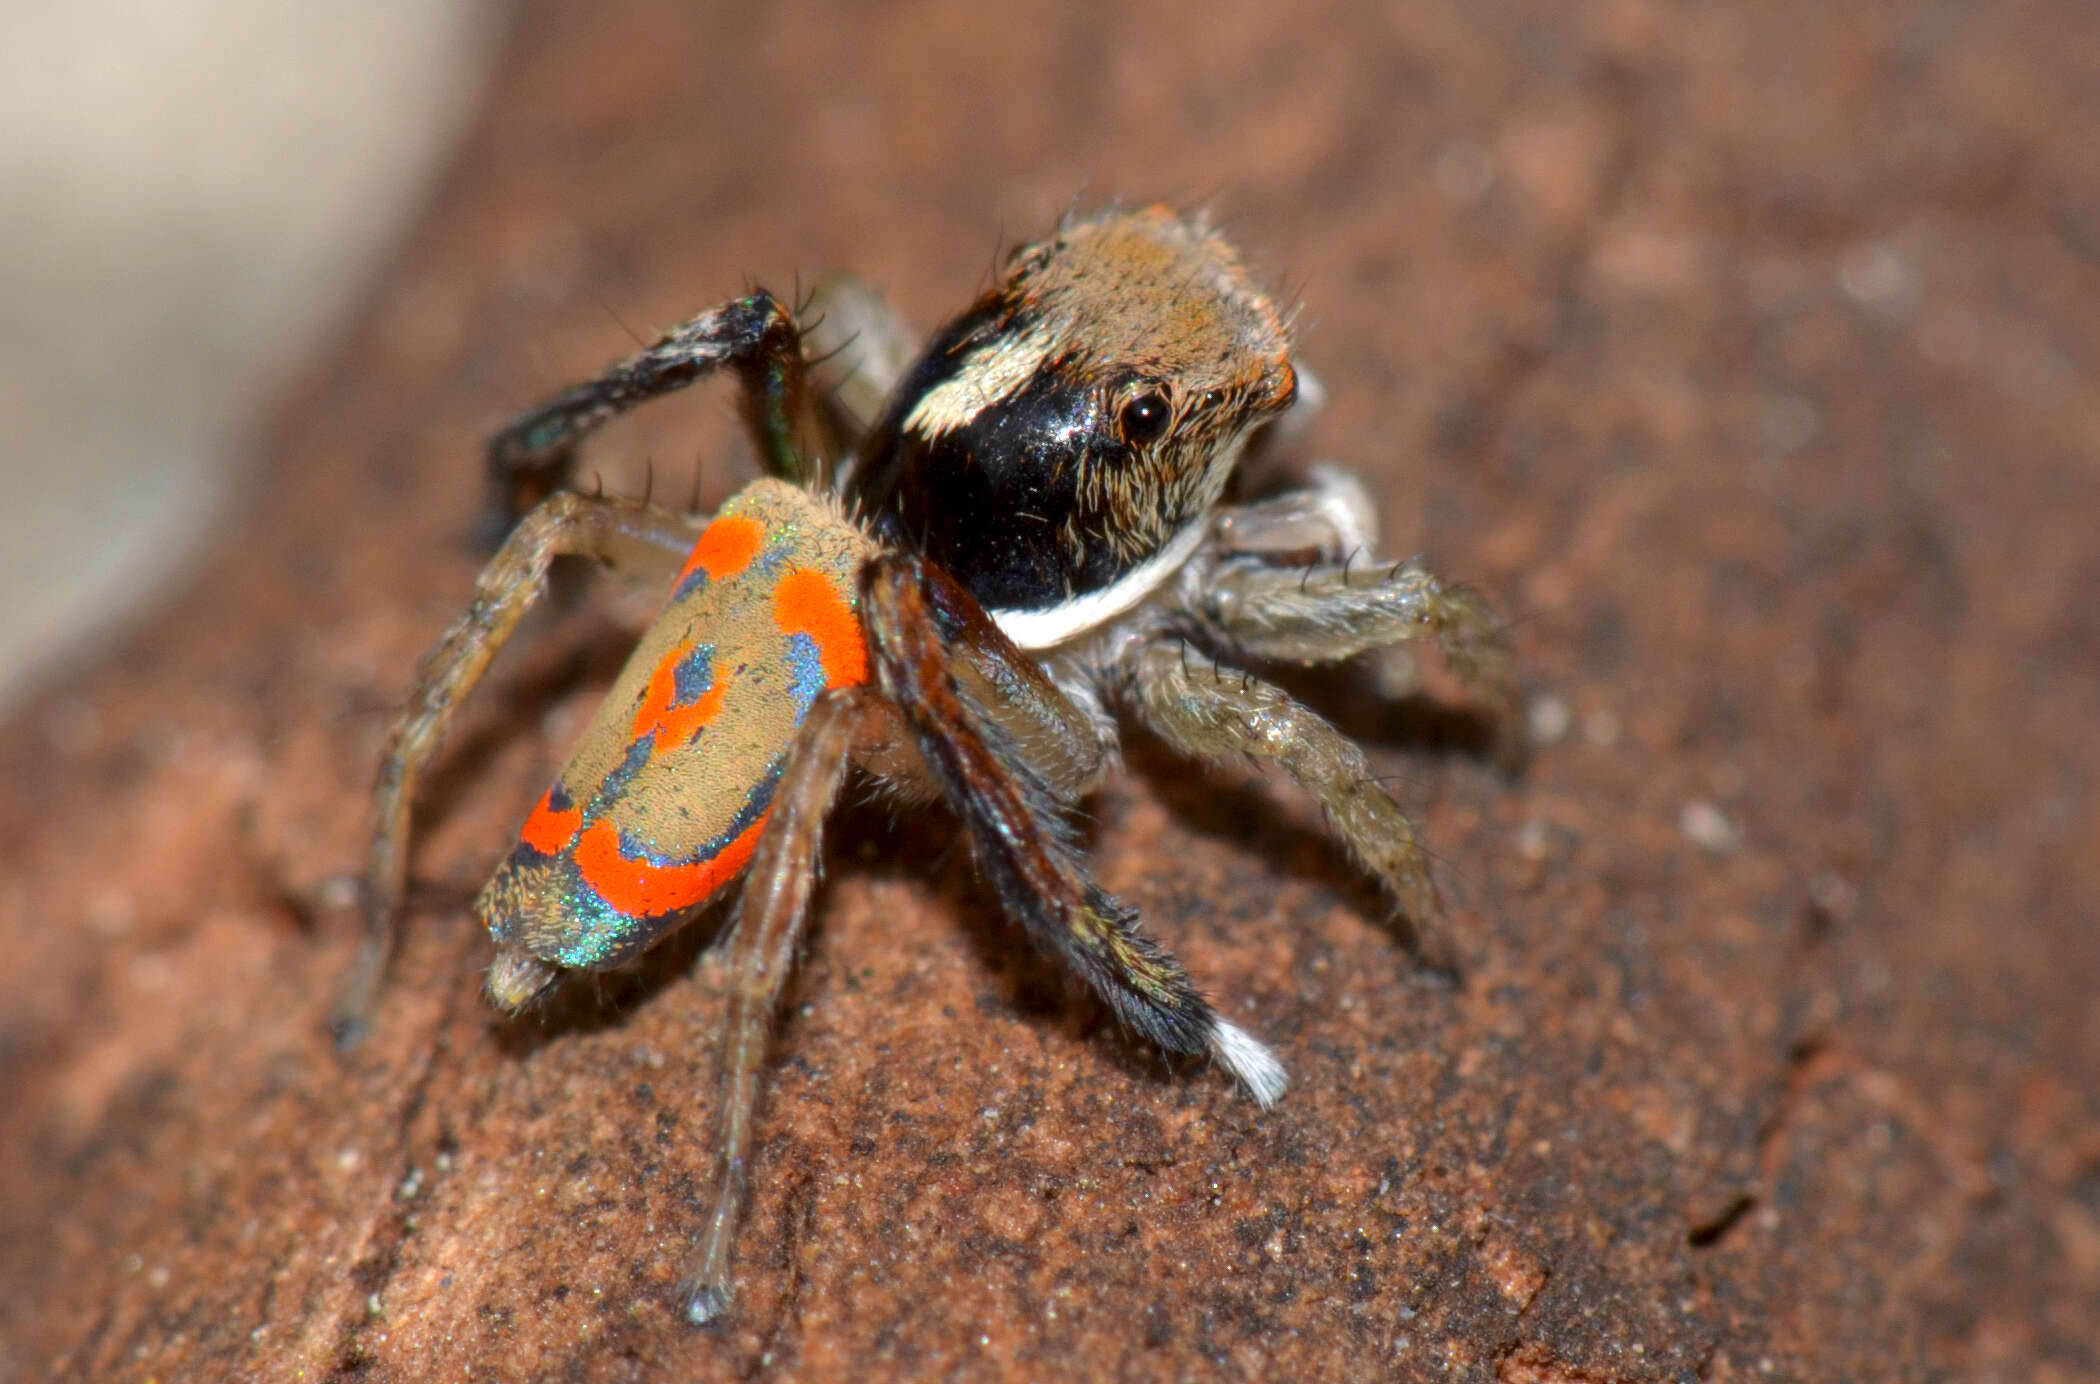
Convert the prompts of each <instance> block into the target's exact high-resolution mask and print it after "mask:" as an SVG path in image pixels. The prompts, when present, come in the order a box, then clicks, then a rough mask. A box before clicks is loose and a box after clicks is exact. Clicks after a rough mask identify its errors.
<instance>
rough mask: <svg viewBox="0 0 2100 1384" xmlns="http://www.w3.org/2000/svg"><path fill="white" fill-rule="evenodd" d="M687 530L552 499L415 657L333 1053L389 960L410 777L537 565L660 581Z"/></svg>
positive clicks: (632, 505) (684, 522)
mask: <svg viewBox="0 0 2100 1384" xmlns="http://www.w3.org/2000/svg"><path fill="white" fill-rule="evenodd" d="M698 532H699V521H698V520H695V519H693V518H691V517H690V516H687V515H683V514H674V513H672V512H670V511H668V510H663V509H658V508H655V507H654V506H651V505H648V504H644V503H642V502H640V501H638V500H620V499H611V498H607V497H603V496H592V495H579V494H576V493H575V492H573V491H560V492H558V493H556V494H554V495H553V496H550V497H549V498H548V499H547V500H546V501H545V502H543V503H542V504H540V505H539V506H538V507H537V508H535V509H534V510H533V511H532V512H531V513H530V514H528V515H526V516H525V518H524V519H523V520H522V521H521V522H520V523H519V524H518V526H517V528H515V529H514V530H512V531H511V535H510V537H509V538H508V539H506V540H505V541H504V544H503V547H502V548H501V549H499V550H498V551H497V553H496V555H495V557H493V558H491V559H490V560H489V564H488V566H487V567H485V568H483V569H482V572H481V576H480V577H479V578H478V579H477V580H476V581H475V583H474V603H473V605H472V606H470V607H469V608H468V610H467V613H466V614H465V615H463V616H461V617H460V618H459V619H458V620H457V621H455V622H454V623H453V625H452V627H451V628H450V629H448V630H446V631H445V634H444V637H443V638H442V639H440V640H439V641H438V644H437V647H436V648H434V649H432V650H431V651H430V653H429V655H428V656H426V657H425V658H424V660H423V666H422V669H421V671H420V673H419V674H418V675H417V678H416V686H415V690H414V691H413V692H411V693H410V694H409V699H408V704H407V705H406V706H405V707H404V708H403V709H402V711H401V714H400V716H399V718H398V719H397V720H396V721H395V722H394V728H393V732H392V734H391V736H390V737H389V739H388V742H387V752H386V757H385V759H384V760H382V761H381V764H380V770H379V786H378V788H377V789H376V790H374V794H373V797H374V803H375V807H376V811H377V817H378V824H377V826H376V827H375V829H374V831H373V834H372V854H371V859H370V861H369V863H368V865H367V868H366V873H365V899H364V912H365V940H364V944H363V946H362V947H361V948H360V949H359V952H358V956H357V959H356V961H355V962H354V963H353V964H352V967H351V972H350V980H349V983H348V984H347V985H345V986H344V988H343V994H342V998H341V999H340V1000H339V1001H338V1003H337V1005H336V1008H335V1011H334V1015H333V1018H332V1020H331V1026H332V1027H333V1029H334V1031H335V1034H336V1042H337V1044H338V1045H339V1046H341V1047H345V1048H348V1047H351V1046H353V1045H354V1044H355V1043H356V1042H357V1041H358V1040H359V1039H360V1038H362V1037H363V1036H364V1034H365V1032H366V1030H367V1029H369V1028H370V1026H371V1018H372V1010H373V1008H374V1006H375V1005H376V1004H377V1003H378V1000H379V991H380V986H381V983H382V982H383V981H384V979H385V976H386V967H387V962H388V960H389V958H391V957H392V955H393V952H394V943H395V940H396V938H397V936H398V934H399V929H400V915H401V901H402V897H403V894H404V892H405V888H406V884H407V879H408V840H409V808H410V807H411V806H412V804H413V802H414V799H415V791H416V780H417V779H418V778H419V777H420V776H421V774H422V771H423V768H424V766H425V765H426V764H428V763H429V762H430V758H431V756H432V755H434V754H435V753H436V752H437V748H438V744H439V742H440V741H441V740H442V739H443V738H444V734H445V728H446V727H447V726H448V725H450V724H451V722H452V717H453V715H454V714H455V713H456V712H457V711H458V710H459V708H460V705H461V703H463V702H464V701H465V700H466V698H467V696H468V694H469V693H471V692H472V691H473V690H474V685H475V684H476V683H478V682H480V681H481V675H482V673H483V672H485V671H486V670H487V668H488V665H489V660H490V659H492V658H494V657H495V656H496V651H497V650H499V649H501V648H502V647H503V645H504V644H505V643H506V642H508V641H509V639H510V637H511V634H512V633H513V632H514V631H515V630H516V629H517V627H518V621H519V620H520V619H522V618H523V617H524V614H525V612H526V610H527V609H528V608H529V607H530V606H531V604H532V602H533V600H534V599H535V598H536V597H537V596H538V595H539V594H540V592H541V590H542V589H544V587H545V585H546V577H547V569H548V567H549V566H550V565H551V564H552V563H553V561H554V559H555V558H557V557H563V556H577V557H590V558H596V559H597V560H599V561H600V562H603V563H605V564H607V565H608V566H611V567H613V568H614V569H616V570H618V571H621V572H623V573H626V574H628V575H630V576H632V577H634V578H635V579H636V580H638V581H646V582H650V583H658V582H661V583H666V584H667V583H668V582H669V580H670V578H671V575H672V574H673V573H675V572H676V571H677V570H678V567H679V563H680V562H681V561H682V560H683V559H684V557H685V555H686V553H687V552H689V551H690V550H691V548H692V546H693V540H694V537H695V536H696V535H697V534H698Z"/></svg>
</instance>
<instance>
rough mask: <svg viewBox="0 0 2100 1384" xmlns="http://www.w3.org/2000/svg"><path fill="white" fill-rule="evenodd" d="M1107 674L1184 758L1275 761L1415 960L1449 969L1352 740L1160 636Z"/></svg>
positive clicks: (1421, 887) (1449, 955)
mask: <svg viewBox="0 0 2100 1384" xmlns="http://www.w3.org/2000/svg"><path fill="white" fill-rule="evenodd" d="M1116 672H1117V674H1118V679H1117V682H1118V687H1119V690H1120V692H1121V694H1122V700H1123V701H1124V702H1125V703H1126V704H1127V705H1128V706H1129V707H1130V708H1131V710H1132V711H1133V712H1134V713H1135V714H1136V716H1137V717H1138V719H1139V720H1141V721H1142V722H1143V723H1144V724H1145V725H1146V726H1148V727H1150V728H1151V730H1152V731H1153V732H1154V733H1155V734H1157V735H1158V736H1159V737H1160V738H1161V739H1163V740H1165V741H1166V742H1167V743H1168V744H1169V745H1171V746H1172V747H1174V748H1175V749H1177V750H1179V751H1181V752H1182V753H1183V754H1185V755H1188V756H1190V757H1191V758H1193V759H1232V758H1235V757H1238V756H1242V755H1244V756H1248V757H1250V758H1253V759H1255V760H1258V761H1261V762H1264V763H1269V764H1274V765H1276V766H1277V767H1278V768H1280V769H1282V770H1283V771H1284V772H1285V773H1287V774H1289V775H1290V776H1291V777H1292V778H1293V779H1294V780H1296V781H1297V783H1298V784H1299V786H1301V787H1302V788H1304V789H1305V790H1306V791H1307V792H1309V793H1311V794H1312V795H1313V797H1314V798H1316V799H1317V800H1318V801H1319V804H1320V807H1321V809H1322V810H1323V811H1324V812H1325V813H1326V816H1327V822H1328V825H1329V826H1330V827H1331V828H1332V829H1333V831H1334V833H1335V835H1336V836H1338V837H1340V838H1341V840H1342V842H1343V843H1344V844H1345V845H1346V846H1347V847H1348V848H1349V850H1350V853H1351V854H1353V855H1354V856H1355V857H1356V858H1357V860H1358V861H1360V862H1361V863H1362V864H1363V866H1364V868H1365V869H1367V870H1369V871H1370V872H1371V873H1372V874H1374V875H1376V876H1378V878H1379V879H1380V880H1381V881H1382V882H1383V883H1384V884H1385V886H1386V888H1387V889H1388V890H1389V891H1391V893H1392V895H1393V898H1394V899H1395V900H1396V901H1397V902H1398V903H1399V905H1400V908H1401V911H1402V913H1403V914H1405V916H1406V918H1407V921H1408V923H1409V925H1410V926H1411V927H1412V929H1413V940H1414V943H1415V947H1416V951H1417V953H1418V955H1419V956H1420V958H1421V960H1422V961H1423V963H1424V964H1426V965H1429V966H1431V967H1434V968H1435V969H1438V970H1442V971H1447V972H1448V971H1452V970H1454V969H1455V965H1456V959H1457V958H1456V956H1455V953H1454V949H1453V947H1452V945H1451V941H1450V937H1449V934H1448V931H1447V930H1446V928H1445V926H1444V913H1443V905H1442V904H1441V903H1440V902H1439V900H1438V898H1437V892H1436V885H1435V884H1434V882H1432V880H1431V879H1430V876H1429V860H1428V857H1427V856H1426V855H1424V854H1423V851H1422V846H1421V843H1420V841H1419V840H1418V839H1417V837H1416V835H1415V829H1414V824H1413V823H1412V822H1410V821H1408V819H1407V814H1406V813H1405V812H1403V811H1401V809H1400V805H1399V804H1398V803H1396V802H1394V801H1393V799H1392V795H1390V794H1389V793H1387V792H1386V791H1385V788H1384V787H1383V786H1382V785H1381V784H1379V783H1378V781H1377V780H1376V779H1374V778H1373V777H1372V776H1371V766H1370V764H1369V762H1368V761H1367V760H1366V759H1365V758H1364V752H1363V750H1362V749H1361V748H1359V747H1358V746H1357V745H1356V743H1355V742H1354V741H1352V740H1350V739H1349V738H1348V737H1347V736H1345V735H1343V734H1342V733H1341V732H1340V731H1338V730H1336V729H1335V728H1334V726H1333V725H1331V724H1330V723H1329V722H1328V721H1327V720H1326V719H1325V718H1324V717H1322V716H1320V715H1319V714H1318V713H1317V712H1314V711H1313V710H1311V709H1310V708H1309V707H1306V706H1305V705H1303V704H1302V703H1300V702H1299V701H1297V700H1296V699H1295V698H1293V697H1292V696H1291V695H1290V694H1289V693H1288V692H1285V691H1284V690H1283V689H1282V688H1280V687H1278V686H1276V685H1275V684H1274V683H1270V682H1264V681H1262V680H1261V679H1260V678H1257V677H1255V676H1253V675H1252V674H1250V673H1244V672H1242V671H1240V670H1239V669H1237V668H1226V667H1221V666H1220V665H1219V664H1218V663H1216V662H1215V661H1213V660H1211V659H1209V658H1207V657H1204V656H1202V655H1195V654H1191V652H1190V651H1189V648H1188V646H1187V645H1186V644H1185V643H1183V642H1182V641H1181V640H1179V639H1175V638H1172V637H1169V636H1161V637H1156V638H1153V639H1149V640H1146V641H1143V642H1142V643H1139V644H1136V645H1134V646H1133V647H1132V648H1131V649H1130V650H1129V651H1127V652H1126V653H1125V654H1124V655H1123V657H1122V658H1121V659H1120V660H1119V661H1118V663H1117V664H1116Z"/></svg>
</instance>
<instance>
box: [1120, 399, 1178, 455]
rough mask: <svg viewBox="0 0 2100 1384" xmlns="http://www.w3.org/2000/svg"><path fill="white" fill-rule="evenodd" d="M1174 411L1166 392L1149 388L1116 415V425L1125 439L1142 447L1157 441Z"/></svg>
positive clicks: (1132, 444)
mask: <svg viewBox="0 0 2100 1384" xmlns="http://www.w3.org/2000/svg"><path fill="white" fill-rule="evenodd" d="M1172 416H1173V411H1172V410H1171V409H1169V408H1168V407H1167V399H1166V396H1165V395H1164V394H1160V393H1158V392H1157V391H1155V390H1147V391H1145V392H1144V393H1143V394H1140V395H1138V396H1137V397H1136V398H1134V399H1132V400H1131V401H1130V402H1129V403H1127V404H1125V405H1123V411H1122V412H1121V413H1119V414H1117V415H1116V425H1117V427H1118V428H1119V429H1120V430H1121V431H1122V434H1123V440H1124V441H1125V442H1127V443H1129V444H1130V445H1131V446H1133V447H1142V446H1144V445H1145V444H1146V443H1148V442H1157V441H1159V439H1160V436H1161V435H1162V434H1163V433H1165V432H1166V430H1167V423H1168V422H1169V421H1170V420H1171V418H1172Z"/></svg>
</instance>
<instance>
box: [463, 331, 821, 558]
mask: <svg viewBox="0 0 2100 1384" xmlns="http://www.w3.org/2000/svg"><path fill="white" fill-rule="evenodd" d="M724 366H728V367H730V368H732V369H734V370H735V371H736V373H737V375H738V377H739V379H740V380H741V381H742V383H743V386H744V387H743V389H742V391H741V397H742V407H743V414H744V423H745V426H746V427H747V428H748V429H749V430H750V433H751V437H752V441H753V442H754V444H755V445H756V446H757V448H758V455H759V463H760V465H762V466H763V467H764V468H765V470H766V472H767V474H769V475H774V476H779V477H782V478H783V479H787V480H792V481H798V482H802V483H805V484H807V483H810V482H812V481H814V480H816V479H818V478H817V477H815V476H814V475H812V474H810V471H811V467H812V462H811V460H810V458H811V456H812V455H813V453H812V452H811V450H810V449H809V448H808V447H807V446H806V445H805V444H806V443H807V441H808V440H809V439H808V429H809V428H810V426H811V412H810V407H809V404H810V397H809V387H808V370H807V367H806V366H805V364H804V362H803V358H802V332H801V329H800V328H799V327H798V326H797V325H796V323H795V318H794V316H793V314H791V313H790V312H789V311H788V310H787V308H786V307H784V306H782V305H781V303H780V301H779V300H778V299H777V298H775V297H774V296H773V295H772V294H770V293H768V292H766V291H765V290H764V289H759V290H757V291H756V292H754V293H751V294H749V295H747V296H745V297H742V298H737V299H733V300H732V301H730V302H727V303H723V304H721V305H720V306H718V307H713V308H709V309H708V310H707V311H706V312H703V313H701V314H700V315H699V316H697V317H694V318H690V319H688V320H687V321H684V322H681V323H679V324H678V325H677V326H675V327H673V328H672V329H671V330H670V331H668V332H665V333H664V334H663V335H662V336H661V337H658V338H657V339H656V341H655V342H654V343H652V344H651V345H649V346H648V347H646V348H644V349H643V350H641V351H638V352H636V353H635V354H634V355H631V356H629V357H627V359H625V360H623V361H620V362H618V363H616V364H614V365H612V366H610V367H608V368H607V369H606V370H605V372H604V373H603V374H601V375H599V376H598V377H597V378H596V379H594V380H586V381H585V382H584V383H582V384H579V385H574V386H571V387H570V388H568V389H565V390H563V391H562V392H561V393H559V394H557V395H555V396H554V397H553V398H552V399H549V400H548V401H547V402H546V403H544V404H542V405H540V406H539V407H538V408H536V409H534V410H532V411H531V412H530V413H527V414H525V415H523V416H522V417H519V418H517V419H515V420H514V421H512V422H511V423H510V424H509V425H508V426H507V427H505V428H504V429H503V430H502V431H501V432H499V433H497V434H496V435H495V436H494V437H491V438H490V439H489V442H488V468H489V481H490V485H491V490H492V494H491V508H492V509H493V510H494V511H495V512H496V513H497V514H499V515H500V516H501V517H502V519H503V520H504V521H505V522H506V523H507V522H508V521H509V520H510V519H511V518H512V517H514V516H516V515H517V514H519V513H521V512H523V511H524V510H525V509H527V508H529V507H530V506H531V505H532V504H534V503H536V502H537V501H539V500H542V499H544V498H546V497H547V496H548V495H550V494H553V493H554V492H556V491H559V490H562V489H564V488H566V487H567V485H568V483H569V473H570V471H571V469H572V467H573V466H574V463H575V458H576V444H577V443H578V442H580V441H581V440H582V439H583V438H584V437H585V436H586V435H587V434H589V433H591V432H592V431H594V430H595V429H597V428H598V427H599V426H600V425H602V424H604V423H605V422H607V421H609V420H610V419H613V418H615V417H617V416H619V415H620V414H622V413H625V412H627V411H628V410H629V409H632V408H635V407H638V406H639V405H641V404H645V403H647V402H649V401H650V400H651V399H654V398H657V397H658V396H660V395H663V394H668V393H671V392H672V391H673V390H678V389H683V388H685V387H686V386H687V385H689V384H691V383H693V382H694V381H695V380H698V379H700V378H701V377H702V376H705V375H709V374H712V373H713V372H714V371H716V370H719V369H721V368H723V367H724Z"/></svg>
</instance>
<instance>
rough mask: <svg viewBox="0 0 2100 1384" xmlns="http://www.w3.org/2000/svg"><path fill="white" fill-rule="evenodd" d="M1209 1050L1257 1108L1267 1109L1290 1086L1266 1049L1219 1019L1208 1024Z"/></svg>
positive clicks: (1250, 1036)
mask: <svg viewBox="0 0 2100 1384" xmlns="http://www.w3.org/2000/svg"><path fill="white" fill-rule="evenodd" d="M1210 1050H1211V1052H1212V1054H1213V1055H1215V1056H1216V1057H1217V1059H1218V1060H1219V1061H1220V1062H1222V1063H1224V1064H1225V1065H1226V1067H1228V1068H1230V1069H1231V1071H1232V1074H1233V1075H1234V1076H1236V1077H1238V1078H1239V1079H1240V1084H1241V1085H1243V1086H1245V1087H1246V1088H1247V1094H1248V1095H1250V1096H1252V1097H1254V1102H1255V1104H1257V1105H1261V1106H1264V1107H1266V1106H1271V1105H1274V1104H1275V1103H1276V1099H1277V1097H1279V1096H1281V1095H1282V1094H1283V1090H1284V1088H1285V1087H1286V1086H1289V1085H1290V1084H1291V1078H1290V1073H1288V1072H1286V1071H1284V1069H1283V1064H1282V1063H1281V1062H1278V1061H1277V1060H1276V1054H1275V1053H1273V1052H1270V1051H1269V1049H1268V1045H1267V1044H1265V1043H1263V1042H1262V1041H1261V1039H1259V1038H1256V1037H1255V1036H1254V1035H1253V1034H1251V1033H1249V1032H1247V1030H1246V1029H1244V1028H1241V1027H1240V1026H1239V1025H1237V1024H1229V1023H1227V1022H1225V1021H1224V1020H1223V1019H1216V1020H1213V1021H1212V1026H1211V1030H1210Z"/></svg>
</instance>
